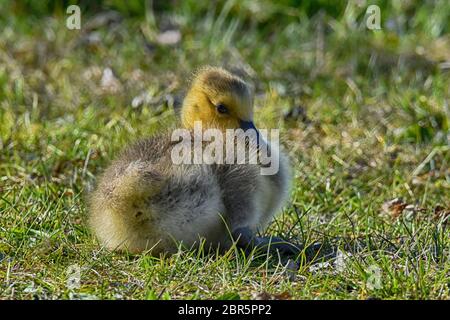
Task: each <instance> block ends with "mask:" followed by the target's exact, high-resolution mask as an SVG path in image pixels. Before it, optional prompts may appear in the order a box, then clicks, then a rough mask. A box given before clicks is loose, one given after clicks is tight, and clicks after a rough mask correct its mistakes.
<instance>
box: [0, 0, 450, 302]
mask: <svg viewBox="0 0 450 320" xmlns="http://www.w3.org/2000/svg"><path fill="white" fill-rule="evenodd" d="M129 2H130V3H132V4H130V7H121V6H120V3H121V2H116V1H104V3H103V4H101V5H100V6H102V7H103V8H107V9H111V8H112V9H115V10H118V11H119V13H120V14H121V15H122V17H123V19H122V20H121V22H120V23H111V24H109V25H100V26H98V27H97V28H95V29H91V30H89V31H88V30H86V29H82V30H81V31H70V30H68V29H66V28H65V17H66V16H65V15H64V10H61V8H59V7H58V6H55V7H52V6H48V7H45V6H44V5H42V6H38V5H37V4H36V5H32V3H41V2H31V3H29V2H27V1H24V2H23V3H21V2H18V3H19V4H17V2H16V3H15V2H14V1H3V2H2V4H1V5H0V298H1V299H34V298H38V299H55V298H62V299H68V298H100V299H180V298H181V299H196V298H200V299H218V298H221V299H236V298H241V299H247V298H252V297H255V295H261V294H262V293H264V292H267V293H268V294H270V295H274V297H275V298H287V297H290V298H295V299H316V298H318V299H366V298H370V297H372V298H382V299H449V298H450V291H449V290H450V289H449V287H450V280H449V279H450V230H449V222H448V221H449V220H448V219H449V218H448V213H449V210H450V143H449V139H450V132H449V127H450V120H449V118H450V110H449V102H450V91H449V87H450V73H449V72H450V71H449V69H448V63H449V61H450V37H449V31H450V26H449V21H450V19H449V13H450V4H449V3H448V2H447V1H445V0H443V1H430V2H427V3H428V4H426V5H422V4H420V2H419V1H417V2H414V1H411V2H408V3H409V4H404V5H397V4H395V5H393V4H390V2H388V3H386V2H383V1H380V2H379V4H380V6H381V14H382V30H380V31H370V30H367V29H366V28H365V23H364V12H365V7H363V6H358V5H356V4H354V3H353V2H350V4H348V5H347V6H343V7H339V8H335V7H333V6H330V5H327V1H321V2H319V5H317V6H316V5H313V4H310V5H308V3H307V2H306V3H304V4H302V5H301V6H300V7H299V8H294V7H293V5H294V4H295V1H282V2H281V4H273V3H271V2H268V1H264V2H260V3H262V4H260V5H256V4H254V2H253V1H244V2H242V3H241V4H239V5H238V4H237V2H235V1H225V2H220V4H219V5H217V6H214V5H208V4H207V2H205V3H206V4H204V5H199V4H196V1H195V2H194V1H183V2H182V5H177V6H174V7H168V8H158V10H156V11H155V12H152V11H151V10H150V7H149V6H144V7H140V6H139V3H138V2H137V1H129ZM322 2H323V3H322ZM100 3H101V2H100ZM375 3H376V2H375ZM264 5H265V6H264ZM2 6H3V7H2ZM321 6H322V7H321ZM58 8H59V9H58ZM97 9H98V8H97ZM321 9H322V10H321ZM94 15H95V11H94V10H93V9H92V10H91V11H88V12H87V13H86V14H83V16H82V24H83V26H86V25H88V23H89V20H91V19H92V17H93V16H94ZM91 23H92V20H91ZM169 24H172V25H175V26H177V28H179V30H180V31H181V34H182V39H181V41H180V42H179V43H178V44H176V45H175V46H164V45H158V44H157V43H156V40H155V39H156V38H157V35H158V34H159V33H160V30H161V29H164V28H165V26H167V25H169ZM203 64H213V65H223V66H226V67H229V68H240V69H243V70H245V71H246V72H247V73H248V78H249V80H251V81H252V83H253V84H254V85H255V89H256V106H257V109H256V118H257V119H256V120H257V124H258V125H259V126H260V127H268V128H275V127H276V128H281V129H282V131H281V132H282V140H283V144H284V145H285V146H286V149H287V150H289V153H290V156H291V158H292V163H293V165H294V168H295V180H294V188H293V190H292V193H291V196H290V201H289V204H288V205H287V206H286V208H285V209H284V210H283V212H282V214H281V215H279V216H278V217H277V219H276V220H275V221H274V222H273V223H272V224H271V226H270V227H269V229H268V230H267V231H266V233H267V234H274V235H279V236H283V237H287V238H293V239H296V240H298V241H301V242H303V243H305V244H307V245H309V244H314V243H316V244H317V243H319V244H323V247H322V250H321V252H322V253H323V252H324V251H326V250H327V248H329V247H332V248H333V250H334V251H336V250H338V252H339V253H338V255H337V258H336V257H331V259H328V260H327V259H322V260H321V259H320V257H317V258H316V259H312V257H311V251H310V250H309V249H308V250H307V249H305V251H304V252H303V254H302V257H301V265H300V269H299V271H298V272H297V273H296V274H295V277H294V276H293V275H292V274H290V273H289V272H288V271H286V270H285V268H284V267H283V266H282V265H280V264H278V263H277V261H276V259H267V257H265V256H264V254H255V255H253V256H250V257H245V256H244V255H243V254H242V253H240V252H238V251H237V250H234V249H232V250H230V251H229V252H228V253H227V254H225V255H214V254H212V255H207V254H204V253H202V252H193V251H189V250H180V252H179V253H178V254H176V255H174V256H167V257H161V258H153V257H150V256H148V255H145V254H142V255H135V256H131V255H126V254H120V253H110V252H107V251H105V250H102V249H101V247H100V246H99V245H98V244H97V242H96V240H95V238H94V237H93V236H92V235H91V234H90V232H89V230H88V229H87V227H86V224H85V218H86V215H87V212H86V206H85V201H84V197H85V195H86V193H88V192H89V190H90V189H91V188H92V186H93V185H94V183H95V176H96V175H97V174H98V173H100V172H101V171H102V169H103V168H105V166H106V165H107V164H108V162H109V161H110V160H111V159H112V158H113V157H114V155H115V154H116V153H117V151H119V150H120V149H121V148H122V147H123V146H124V145H126V144H127V142H129V141H133V140H135V139H138V138H139V137H142V136H146V135H150V134H152V133H154V132H158V131H160V130H164V128H166V127H168V126H170V125H171V124H173V123H175V122H176V119H177V112H176V111H175V110H176V108H175V109H174V108H173V104H175V105H177V103H176V102H177V101H179V100H180V98H182V96H183V93H184V91H185V89H186V86H187V80H188V79H189V77H190V74H191V72H192V71H194V70H195V69H196V68H198V67H199V66H201V65H203ZM105 68H111V69H112V70H113V72H114V74H115V76H116V77H117V79H118V81H119V84H118V85H117V86H116V87H114V86H112V87H111V86H110V87H102V86H101V77H102V72H103V70H104V69H105ZM146 93H148V95H149V97H150V98H151V99H148V100H147V101H145V102H144V103H143V104H141V105H138V106H136V107H133V106H132V101H133V99H134V98H136V97H138V96H141V95H142V94H144V95H145V94H146ZM173 101H175V103H173ZM295 111H298V112H297V114H300V116H298V117H296V116H295V114H296V112H295ZM397 197H401V198H402V199H403V202H404V204H412V205H414V206H415V208H414V209H411V210H408V209H404V210H403V211H402V210H399V211H395V210H396V207H393V208H391V210H388V211H387V212H386V211H385V210H383V209H382V207H383V204H384V203H386V202H387V201H389V200H391V199H393V198H397ZM319 256H320V252H319ZM73 265H77V266H79V267H80V268H81V270H80V276H81V277H80V279H81V280H80V286H79V288H73V289H70V288H69V287H68V286H67V281H68V278H70V277H71V275H70V274H67V272H68V268H69V267H70V266H73ZM377 274H379V275H380V277H379V280H380V281H379V282H377V281H378V278H377Z"/></svg>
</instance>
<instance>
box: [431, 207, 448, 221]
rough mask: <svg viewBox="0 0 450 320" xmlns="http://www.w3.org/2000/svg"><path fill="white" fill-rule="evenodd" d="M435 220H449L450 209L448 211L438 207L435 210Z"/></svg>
mask: <svg viewBox="0 0 450 320" xmlns="http://www.w3.org/2000/svg"><path fill="white" fill-rule="evenodd" d="M433 213H434V218H435V219H436V220H440V219H443V220H445V219H447V218H448V217H450V209H446V208H444V207H443V206H439V205H438V206H436V207H435V208H434V212H433Z"/></svg>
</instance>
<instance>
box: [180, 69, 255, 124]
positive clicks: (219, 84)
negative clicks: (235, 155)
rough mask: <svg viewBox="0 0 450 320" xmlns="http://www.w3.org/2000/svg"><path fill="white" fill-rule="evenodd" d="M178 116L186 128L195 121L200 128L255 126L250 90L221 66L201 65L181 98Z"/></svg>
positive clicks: (242, 81)
mask: <svg viewBox="0 0 450 320" xmlns="http://www.w3.org/2000/svg"><path fill="white" fill-rule="evenodd" d="M181 120H182V123H183V126H184V127H185V128H188V129H192V128H194V123H195V122H196V121H201V122H202V128H204V129H207V128H216V129H221V130H224V129H238V128H242V129H249V128H253V129H255V127H254V125H253V93H252V91H251V89H250V88H249V86H248V85H247V83H245V82H244V80H242V79H241V78H239V77H237V76H235V75H233V74H231V73H229V72H228V71H226V70H224V69H222V68H215V67H205V68H202V69H201V70H200V71H199V72H198V73H197V74H196V76H195V78H194V80H193V82H192V85H191V88H190V89H189V91H188V93H187V95H186V97H185V99H184V102H183V107H182V110H181Z"/></svg>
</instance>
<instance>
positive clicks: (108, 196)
mask: <svg viewBox="0 0 450 320" xmlns="http://www.w3.org/2000/svg"><path fill="white" fill-rule="evenodd" d="M162 183H163V179H162V175H160V174H158V170H157V169H156V168H155V167H154V166H153V165H152V164H150V163H148V162H143V161H134V162H131V163H126V164H123V165H122V164H121V163H120V162H117V163H115V164H113V165H112V166H111V167H110V168H109V169H108V170H107V171H106V172H105V173H104V175H103V176H102V177H101V179H100V181H99V183H98V186H97V189H96V191H95V192H93V193H92V194H91V197H90V217H89V224H90V227H91V229H92V230H93V231H94V232H95V234H96V235H97V236H98V238H99V239H100V242H101V243H103V244H104V245H105V246H106V247H107V248H110V249H112V250H116V249H121V248H127V249H128V250H130V251H132V252H138V251H142V250H144V249H145V248H146V247H147V245H148V243H147V242H148V241H149V240H148V239H144V238H142V237H140V236H141V233H140V232H139V231H140V230H141V228H145V227H146V221H148V220H149V218H150V217H152V216H153V212H152V208H151V205H149V201H150V200H151V198H152V197H153V196H154V195H155V194H157V193H158V192H159V191H160V190H161V186H162Z"/></svg>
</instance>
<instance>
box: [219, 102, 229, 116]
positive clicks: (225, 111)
mask: <svg viewBox="0 0 450 320" xmlns="http://www.w3.org/2000/svg"><path fill="white" fill-rule="evenodd" d="M216 108H217V112H219V113H222V114H224V113H228V109H227V107H225V106H224V105H223V104H218V105H217V106H216Z"/></svg>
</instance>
